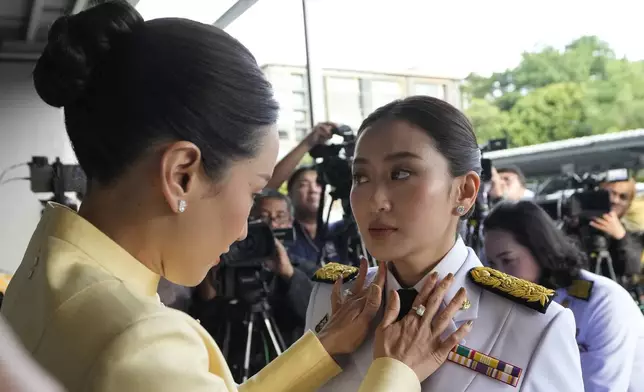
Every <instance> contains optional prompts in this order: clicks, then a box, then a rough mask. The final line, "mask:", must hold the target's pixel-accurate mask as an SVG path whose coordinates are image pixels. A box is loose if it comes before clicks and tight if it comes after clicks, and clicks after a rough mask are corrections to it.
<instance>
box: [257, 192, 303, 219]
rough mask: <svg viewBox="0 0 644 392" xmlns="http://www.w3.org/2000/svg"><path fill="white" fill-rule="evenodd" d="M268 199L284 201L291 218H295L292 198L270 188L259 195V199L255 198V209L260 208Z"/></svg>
mask: <svg viewBox="0 0 644 392" xmlns="http://www.w3.org/2000/svg"><path fill="white" fill-rule="evenodd" d="M266 199H275V200H283V201H284V202H285V203H286V208H287V209H288V212H289V214H291V218H293V217H294V216H295V210H294V209H293V203H292V202H291V198H290V197H288V196H286V195H285V194H283V193H280V192H279V191H276V190H275V189H270V188H265V189H264V190H263V191H262V192H261V193H260V194H259V195H257V197H256V198H255V205H254V208H255V207H257V206H259V205H260V203H261V202H262V201H263V200H266Z"/></svg>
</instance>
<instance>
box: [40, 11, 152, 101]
mask: <svg viewBox="0 0 644 392" xmlns="http://www.w3.org/2000/svg"><path fill="white" fill-rule="evenodd" d="M143 23H144V21H143V18H142V17H141V15H140V14H139V13H138V12H137V11H136V10H135V9H134V8H133V7H132V6H131V5H129V4H128V3H127V2H125V1H110V2H106V3H103V4H100V5H97V6H96V7H93V8H90V9H88V10H86V11H83V12H81V13H79V14H77V15H72V16H63V17H61V18H58V19H57V20H56V21H55V22H54V24H53V25H52V27H51V29H50V30H49V36H48V42H47V46H46V47H45V50H44V52H43V53H42V55H41V56H40V58H39V59H38V62H37V63H36V67H35V68H34V73H33V77H34V86H35V88H36V92H37V93H38V95H39V96H40V98H42V100H43V101H45V102H46V103H47V104H49V105H51V106H54V107H64V106H66V105H69V104H71V103H73V102H76V101H77V100H78V99H79V98H80V97H81V96H82V95H83V93H84V92H85V90H86V87H87V84H88V83H89V81H90V79H91V77H92V74H93V72H94V70H95V69H96V67H97V66H99V65H100V64H102V63H104V62H105V60H106V59H108V56H109V54H110V52H111V51H112V49H113V48H114V47H115V46H117V45H119V44H120V43H122V42H123V40H124V38H125V37H126V36H127V35H129V34H130V33H131V32H132V31H133V30H134V29H135V28H136V27H139V26H142V25H143Z"/></svg>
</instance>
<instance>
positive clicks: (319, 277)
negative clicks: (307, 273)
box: [313, 263, 358, 283]
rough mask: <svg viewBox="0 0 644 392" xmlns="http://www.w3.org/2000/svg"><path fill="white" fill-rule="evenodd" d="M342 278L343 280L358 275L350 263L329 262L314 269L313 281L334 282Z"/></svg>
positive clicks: (348, 279)
mask: <svg viewBox="0 0 644 392" xmlns="http://www.w3.org/2000/svg"><path fill="white" fill-rule="evenodd" d="M341 276H342V279H343V280H344V281H345V282H348V281H350V280H351V279H353V278H355V277H356V276H358V269H357V268H356V267H352V266H350V265H344V264H340V263H329V264H327V265H325V266H324V267H322V268H320V269H319V270H317V271H315V274H314V275H313V281H315V282H322V283H335V281H336V280H338V279H340V277H341Z"/></svg>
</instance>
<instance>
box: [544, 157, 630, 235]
mask: <svg viewBox="0 0 644 392" xmlns="http://www.w3.org/2000/svg"><path fill="white" fill-rule="evenodd" d="M628 178H629V176H628V170H626V169H616V170H610V171H608V172H602V173H584V174H583V175H581V176H580V175H576V174H567V175H565V176H564V179H565V183H567V186H566V187H565V188H566V189H564V190H558V192H560V195H557V196H556V197H548V196H542V197H538V198H537V199H535V202H536V203H537V204H539V206H540V207H541V208H543V209H544V211H546V212H547V213H548V215H550V217H551V218H552V219H553V220H555V221H560V222H562V221H565V222H567V223H573V224H575V225H587V224H588V223H589V222H590V221H591V220H592V219H593V218H596V217H599V216H602V215H604V214H607V213H609V212H610V210H611V203H610V194H609V192H608V191H606V190H604V189H601V188H600V185H601V184H602V183H607V182H615V181H626V180H628ZM548 185H549V184H546V185H545V186H544V187H542V189H541V191H540V192H539V193H540V194H542V195H543V194H544V193H545V194H547V193H549V192H547V189H548ZM566 190H567V191H568V192H566Z"/></svg>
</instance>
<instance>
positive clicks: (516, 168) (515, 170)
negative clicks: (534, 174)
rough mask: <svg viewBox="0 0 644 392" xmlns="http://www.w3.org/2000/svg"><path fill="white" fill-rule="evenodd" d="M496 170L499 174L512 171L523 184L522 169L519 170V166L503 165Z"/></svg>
mask: <svg viewBox="0 0 644 392" xmlns="http://www.w3.org/2000/svg"><path fill="white" fill-rule="evenodd" d="M496 171H497V173H499V174H501V173H513V174H516V175H517V177H518V178H519V182H520V183H521V185H523V186H525V175H524V174H523V171H521V169H519V166H515V165H510V166H503V167H499V168H497V169H496Z"/></svg>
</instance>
